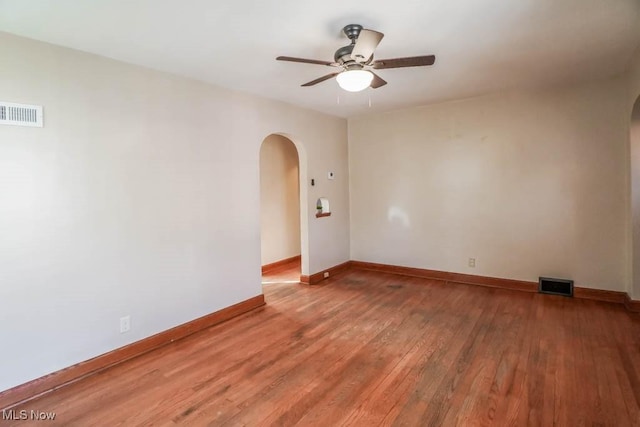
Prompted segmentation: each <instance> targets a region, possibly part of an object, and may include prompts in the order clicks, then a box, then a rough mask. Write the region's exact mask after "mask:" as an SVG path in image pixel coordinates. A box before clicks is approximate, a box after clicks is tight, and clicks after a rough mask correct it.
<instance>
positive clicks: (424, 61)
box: [276, 24, 436, 92]
mask: <svg viewBox="0 0 640 427" xmlns="http://www.w3.org/2000/svg"><path fill="white" fill-rule="evenodd" d="M342 31H343V32H344V34H345V35H346V36H347V37H348V38H349V39H350V40H351V44H349V45H347V46H343V47H341V48H340V49H338V50H336V53H335V54H334V56H333V58H334V62H328V61H320V60H317V59H304V58H293V57H290V56H278V57H277V58H276V59H277V60H278V61H289V62H302V63H305V64H317V65H326V66H328V67H335V68H342V70H341V71H336V72H333V73H330V74H327V75H325V76H322V77H319V78H317V79H315V80H312V81H310V82H307V83H305V84H303V85H301V86H303V87H309V86H313V85H316V84H318V83H322V82H324V81H325V80H329V79H332V78H334V77H335V78H336V80H337V81H338V85H340V87H341V88H342V89H344V90H347V91H349V92H359V91H361V90H364V89H366V88H368V87H371V88H373V89H377V88H379V87H381V86H384V85H386V84H387V82H386V81H384V80H383V79H382V78H381V77H380V76H378V75H377V74H375V73H374V72H373V71H371V70H370V69H371V68H373V69H374V70H381V69H386V68H402V67H422V66H425V65H433V63H434V62H435V61H436V57H435V56H434V55H425V56H412V57H409V58H393V59H377V60H374V59H373V52H374V51H375V49H376V47H378V44H380V41H381V40H382V38H383V37H384V34H382V33H380V32H378V31H373V30H367V29H364V28H362V25H358V24H350V25H347V26H346V27H344V28H343V29H342Z"/></svg>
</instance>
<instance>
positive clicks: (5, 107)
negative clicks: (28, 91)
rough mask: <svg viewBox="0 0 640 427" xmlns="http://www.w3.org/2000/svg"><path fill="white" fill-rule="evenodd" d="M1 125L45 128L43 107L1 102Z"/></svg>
mask: <svg viewBox="0 0 640 427" xmlns="http://www.w3.org/2000/svg"><path fill="white" fill-rule="evenodd" d="M0 124H2V125H13V126H29V127H39V128H41V127H43V126H44V120H43V117H42V106H41V105H27V104H14V103H11V102H2V101H0Z"/></svg>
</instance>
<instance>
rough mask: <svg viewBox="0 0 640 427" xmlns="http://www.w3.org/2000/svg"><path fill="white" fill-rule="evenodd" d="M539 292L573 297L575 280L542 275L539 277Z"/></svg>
mask: <svg viewBox="0 0 640 427" xmlns="http://www.w3.org/2000/svg"><path fill="white" fill-rule="evenodd" d="M538 292H540V293H542V294H553V295H563V296H566V297H572V296H573V280H567V279H552V278H549V277H540V278H539V279H538Z"/></svg>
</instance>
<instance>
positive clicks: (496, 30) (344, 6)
mask: <svg viewBox="0 0 640 427" xmlns="http://www.w3.org/2000/svg"><path fill="white" fill-rule="evenodd" d="M350 23H357V24H361V25H363V26H364V27H365V28H371V29H375V30H378V31H381V32H383V33H385V38H384V40H382V43H381V44H380V46H379V47H378V49H377V51H376V58H378V59H384V58H394V57H402V56H415V55H423V54H435V55H436V58H437V59H436V64H435V65H434V66H432V67H421V68H406V69H393V70H380V71H379V72H378V74H379V75H380V76H381V77H382V78H384V79H385V80H387V81H388V82H389V84H388V85H386V86H384V87H382V88H379V89H376V90H373V89H367V90H366V91H364V92H361V93H357V94H350V93H347V92H344V91H342V90H340V89H339V88H338V86H337V84H336V82H335V81H331V80H329V81H327V82H324V83H321V84H319V85H317V86H314V87H311V88H302V87H300V84H302V83H305V82H307V81H309V80H313V79H314V78H316V77H319V76H322V75H324V74H327V73H329V72H331V71H333V69H330V68H329V67H324V66H320V65H308V64H296V63H285V62H279V61H275V57H276V56H278V55H287V56H297V57H304V58H313V59H321V60H333V53H334V52H335V50H336V49H338V48H339V47H340V46H343V45H346V44H348V40H347V39H346V38H345V37H344V36H343V35H342V34H341V31H340V30H341V28H342V27H343V26H344V25H346V24H350ZM0 31H6V32H10V33H14V34H18V35H22V36H26V37H30V38H34V39H37V40H43V41H46V42H50V43H54V44H58V45H62V46H67V47H71V48H75V49H79V50H82V51H86V52H92V53H96V54H99V55H103V56H107V57H110V58H115V59H118V60H122V61H126V62H130V63H134V64H139V65H143V66H147V67H150V68H155V69H158V70H163V71H168V72H171V73H175V74H179V75H183V76H188V77H192V78H195V79H199V80H203V81H206V82H210V83H213V84H216V85H220V86H224V87H228V88H232V89H237V90H242V91H246V92H250V93H254V94H257V95H261V96H265V97H268V98H272V99H278V100H282V101H286V102H289V103H292V104H295V105H299V106H302V107H307V108H311V109H314V110H318V111H322V112H325V113H329V114H333V115H338V116H342V117H350V116H354V115H361V114H366V113H368V112H374V111H386V110H391V109H397V108H405V107H409V106H415V105H421V104H427V103H433V102H438V101H443V100H449V99H457V98H465V97H470V96H475V95H479V94H482V93H488V92H492V91H496V90H504V89H510V88H515V87H533V86H541V85H551V84H562V83H566V82H570V81H576V80H590V79H597V78H603V77H608V76H612V75H616V74H619V73H621V72H623V71H624V70H625V68H626V67H627V65H628V63H629V60H630V58H631V55H632V54H633V52H634V50H635V48H636V47H637V46H638V44H640V0H483V1H480V0H385V1H382V0H378V1H371V0H350V1H345V0H324V1H313V2H312V1H307V0H279V1H268V0H261V1H260V0H234V1H229V0H215V1H214V0H181V1H175V0H29V1H27V0H0ZM369 99H370V100H371V107H369V105H368V104H369ZM338 100H339V103H338Z"/></svg>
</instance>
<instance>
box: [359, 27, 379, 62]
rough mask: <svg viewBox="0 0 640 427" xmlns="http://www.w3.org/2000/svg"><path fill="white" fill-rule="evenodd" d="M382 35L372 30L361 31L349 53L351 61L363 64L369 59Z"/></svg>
mask: <svg viewBox="0 0 640 427" xmlns="http://www.w3.org/2000/svg"><path fill="white" fill-rule="evenodd" d="M383 37H384V34H382V33H379V32H378V31H373V30H362V31H360V34H359V35H358V39H357V40H356V45H355V46H354V47H353V51H351V59H353V60H354V61H356V62H359V63H364V62H367V61H368V60H369V58H371V55H373V51H374V50H376V47H378V45H379V44H380V41H381V40H382V38H383Z"/></svg>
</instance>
